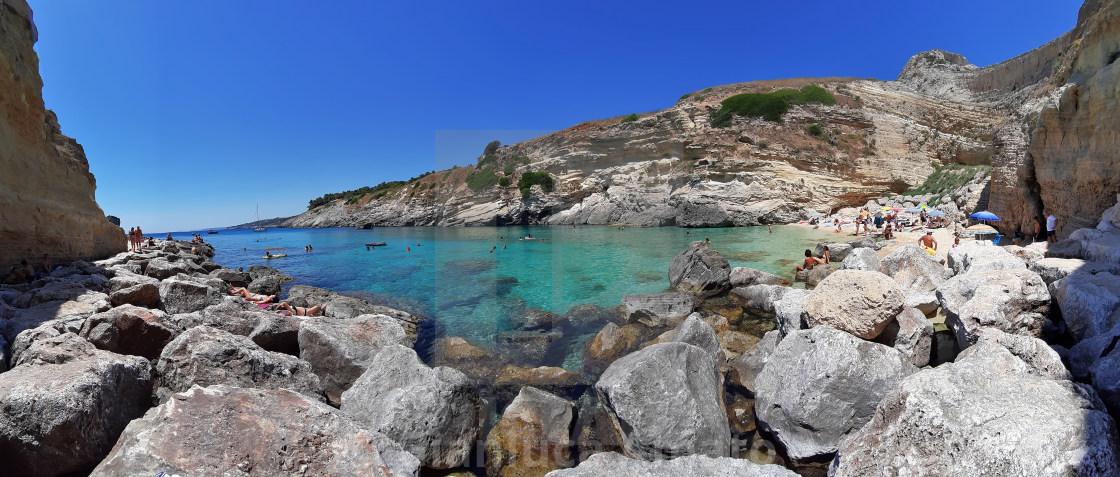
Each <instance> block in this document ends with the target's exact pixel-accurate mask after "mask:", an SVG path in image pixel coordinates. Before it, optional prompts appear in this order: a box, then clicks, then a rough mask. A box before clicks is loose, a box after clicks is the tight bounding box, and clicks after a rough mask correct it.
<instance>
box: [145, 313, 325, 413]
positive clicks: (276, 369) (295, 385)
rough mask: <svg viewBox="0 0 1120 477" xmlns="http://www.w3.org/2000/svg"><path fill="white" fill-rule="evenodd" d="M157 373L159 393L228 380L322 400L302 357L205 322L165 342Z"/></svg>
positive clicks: (319, 390) (232, 384)
mask: <svg viewBox="0 0 1120 477" xmlns="http://www.w3.org/2000/svg"><path fill="white" fill-rule="evenodd" d="M156 373H157V374H158V376H159V377H158V383H159V387H160V389H159V394H160V397H161V398H166V397H167V396H168V395H169V394H171V393H178V392H183V391H186V390H188V389H190V388H191V386H195V385H198V386H203V387H205V386H211V385H215V384H226V385H230V386H235V387H250V388H263V389H281V388H284V389H291V390H293V391H296V392H298V393H301V394H304V395H307V396H309V397H312V398H315V399H321V400H322V399H324V398H323V387H322V385H320V384H319V378H318V377H317V376H315V373H314V372H312V371H311V365H310V364H309V363H307V362H306V361H303V360H301V359H298V358H296V357H294V356H290V355H286V354H282V353H273V352H270V351H265V350H263V349H261V347H260V346H257V345H256V343H253V342H252V340H250V339H249V338H247V337H244V336H238V335H233V334H230V333H227V332H225V331H222V330H219V329H217V328H210V327H208V326H199V327H195V328H191V329H189V330H187V331H184V332H183V333H182V334H180V335H179V336H178V337H177V338H175V339H174V340H173V341H172V342H171V343H169V344H168V345H167V347H165V348H164V349H163V353H162V354H160V356H159V361H157V362H156Z"/></svg>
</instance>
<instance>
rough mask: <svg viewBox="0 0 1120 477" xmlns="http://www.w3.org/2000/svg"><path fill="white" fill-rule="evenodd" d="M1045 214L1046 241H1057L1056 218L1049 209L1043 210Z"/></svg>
mask: <svg viewBox="0 0 1120 477" xmlns="http://www.w3.org/2000/svg"><path fill="white" fill-rule="evenodd" d="M1042 213H1044V214H1046V241H1047V242H1049V243H1054V242H1057V241H1058V232H1057V228H1058V218H1057V217H1054V214H1051V213H1050V211H1049V210H1046V211H1043V212H1042Z"/></svg>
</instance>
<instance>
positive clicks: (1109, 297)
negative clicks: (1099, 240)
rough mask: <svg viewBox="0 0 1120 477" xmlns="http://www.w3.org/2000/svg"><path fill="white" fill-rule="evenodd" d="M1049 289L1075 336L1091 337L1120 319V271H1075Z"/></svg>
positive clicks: (1078, 337)
mask: <svg viewBox="0 0 1120 477" xmlns="http://www.w3.org/2000/svg"><path fill="white" fill-rule="evenodd" d="M1050 292H1051V293H1052V294H1053V297H1054V303H1056V304H1057V305H1058V308H1060V309H1061V310H1062V319H1063V320H1065V322H1066V325H1067V326H1068V327H1069V331H1070V333H1071V334H1072V335H1073V337H1074V338H1075V339H1077V340H1085V339H1088V338H1092V337H1094V336H1097V335H1098V334H1101V333H1104V332H1107V331H1108V330H1111V329H1112V328H1114V327H1116V325H1117V324H1118V323H1120V274H1112V273H1107V272H1100V273H1091V272H1087V273H1082V272H1080V271H1078V272H1076V273H1072V274H1070V275H1069V276H1067V277H1065V278H1062V279H1061V280H1058V281H1056V282H1054V283H1052V284H1051V285H1050Z"/></svg>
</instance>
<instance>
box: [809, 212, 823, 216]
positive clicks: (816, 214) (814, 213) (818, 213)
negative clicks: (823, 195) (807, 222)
mask: <svg viewBox="0 0 1120 477" xmlns="http://www.w3.org/2000/svg"><path fill="white" fill-rule="evenodd" d="M818 215H821V213H820V212H813V213H811V214H809V217H816V216H818Z"/></svg>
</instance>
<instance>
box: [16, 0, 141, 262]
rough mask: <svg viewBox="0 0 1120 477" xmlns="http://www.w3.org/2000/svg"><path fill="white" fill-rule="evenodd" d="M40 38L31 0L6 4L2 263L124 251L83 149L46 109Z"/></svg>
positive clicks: (121, 237)
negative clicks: (38, 46) (102, 204)
mask: <svg viewBox="0 0 1120 477" xmlns="http://www.w3.org/2000/svg"><path fill="white" fill-rule="evenodd" d="M37 35H38V33H37V31H36V29H35V24H34V23H33V22H32V16H31V8H30V7H28V5H27V3H26V1H25V0H0V170H2V171H4V173H3V174H2V175H0V264H3V265H10V264H12V263H14V262H18V261H19V260H20V259H21V258H26V259H28V260H29V261H33V262H35V263H37V262H38V260H37V257H40V256H42V254H44V253H49V254H51V255H52V256H53V257H55V258H56V260H64V259H76V258H101V257H106V256H109V255H112V254H115V253H118V252H123V251H124V248H125V240H124V231H123V230H121V228H120V227H117V226H115V225H113V224H111V223H109V221H108V220H107V219H106V218H105V214H104V213H103V212H102V211H101V208H100V207H98V206H97V202H96V201H95V200H94V190H95V189H96V181H95V180H94V177H93V174H90V172H89V163H88V162H86V157H85V152H84V151H83V150H82V146H81V145H80V144H78V143H77V141H75V140H73V139H71V138H69V137H66V136H65V135H63V134H62V131H61V129H60V128H59V125H58V119H57V118H56V117H55V115H54V113H53V112H51V111H49V110H47V109H46V108H45V107H44V105H43V95H42V89H43V80H42V78H40V77H39V57H38V55H36V53H35V50H33V49H32V47H33V46H34V44H35V41H36V40H37ZM6 273H7V269H6V267H5V269H3V270H0V274H6Z"/></svg>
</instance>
